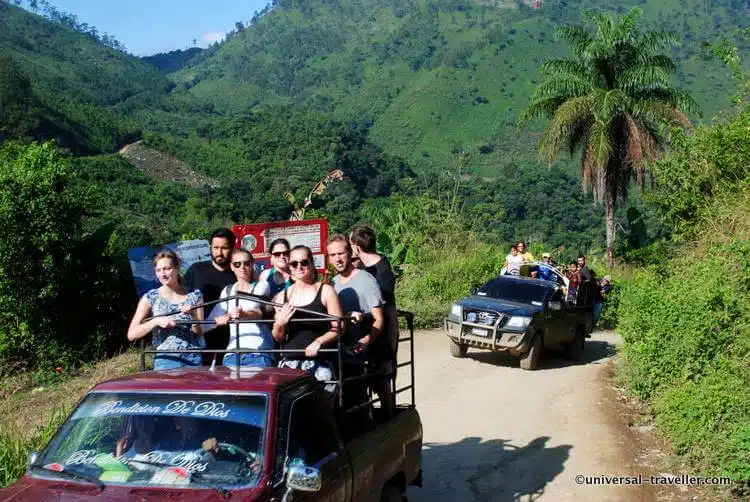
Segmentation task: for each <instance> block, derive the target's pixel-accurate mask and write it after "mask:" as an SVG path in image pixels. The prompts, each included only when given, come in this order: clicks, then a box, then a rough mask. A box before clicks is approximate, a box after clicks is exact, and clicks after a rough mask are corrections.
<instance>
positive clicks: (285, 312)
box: [273, 303, 296, 326]
mask: <svg viewBox="0 0 750 502" xmlns="http://www.w3.org/2000/svg"><path fill="white" fill-rule="evenodd" d="M295 310H296V309H295V308H294V307H293V306H292V305H290V304H289V303H285V304H284V306H283V307H281V308H280V309H278V310H277V311H276V314H275V315H274V316H273V320H274V324H277V325H279V326H286V325H287V324H289V321H291V320H292V316H293V315H294V312H295Z"/></svg>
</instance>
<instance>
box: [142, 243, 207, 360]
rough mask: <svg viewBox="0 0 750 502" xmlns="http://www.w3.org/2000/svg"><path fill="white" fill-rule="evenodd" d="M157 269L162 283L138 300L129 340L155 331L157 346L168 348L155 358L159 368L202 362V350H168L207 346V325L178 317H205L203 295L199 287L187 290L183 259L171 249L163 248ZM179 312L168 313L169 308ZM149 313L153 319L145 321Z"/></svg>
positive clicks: (155, 264)
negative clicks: (205, 329) (164, 249)
mask: <svg viewBox="0 0 750 502" xmlns="http://www.w3.org/2000/svg"><path fill="white" fill-rule="evenodd" d="M153 264H154V272H155V274H156V277H157V279H158V280H159V282H160V283H161V284H162V285H161V287H160V288H157V289H152V290H151V291H149V292H148V293H146V294H145V295H143V297H142V298H141V300H140V301H139V302H138V308H137V309H136V311H135V314H134V315H133V319H132V320H131V321H130V327H129V328H128V340H130V341H135V340H138V339H140V338H143V337H144V336H146V335H148V334H149V333H151V332H153V338H152V345H153V347H154V349H156V350H159V351H164V353H160V354H157V355H156V357H155V358H154V369H155V370H167V369H172V368H180V367H182V366H200V364H201V354H200V353H195V354H186V353H171V354H170V353H168V352H167V351H169V350H186V349H203V348H205V346H206V342H205V340H204V339H203V329H202V327H201V326H200V325H197V324H193V325H192V326H191V325H190V324H177V323H176V322H175V321H190V320H199V321H201V320H203V309H202V308H196V309H193V307H198V306H202V305H203V295H202V294H201V292H200V291H198V290H197V289H196V290H195V291H192V292H187V291H185V289H184V288H183V286H182V283H181V281H180V259H179V258H178V257H177V255H176V254H174V253H173V252H171V251H161V252H159V253H157V254H156V256H155V257H154V260H153ZM176 311H181V313H179V314H173V315H171V316H164V314H167V313H169V312H176ZM149 316H160V317H154V318H153V319H151V320H150V321H147V322H143V320H144V319H146V318H147V317H149Z"/></svg>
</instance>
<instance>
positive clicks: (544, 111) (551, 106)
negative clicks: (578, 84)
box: [518, 96, 566, 127]
mask: <svg viewBox="0 0 750 502" xmlns="http://www.w3.org/2000/svg"><path fill="white" fill-rule="evenodd" d="M565 100H566V98H564V97H562V96H554V97H551V98H545V99H540V100H538V101H533V102H532V103H531V104H530V105H529V106H527V107H526V109H525V110H524V111H523V113H522V114H521V116H520V118H519V121H518V126H519V127H523V126H524V125H526V123H528V122H529V121H530V120H533V119H535V118H540V117H543V118H547V119H549V118H552V117H553V116H554V115H555V112H556V111H557V109H558V108H559V107H560V105H562V104H563V103H564V102H565Z"/></svg>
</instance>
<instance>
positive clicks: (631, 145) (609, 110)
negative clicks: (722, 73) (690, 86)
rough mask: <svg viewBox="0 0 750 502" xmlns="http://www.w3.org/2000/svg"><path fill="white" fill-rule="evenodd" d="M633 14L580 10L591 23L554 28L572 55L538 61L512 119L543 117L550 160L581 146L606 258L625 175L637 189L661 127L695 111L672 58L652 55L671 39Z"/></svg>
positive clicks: (662, 138) (680, 122) (682, 121)
mask: <svg viewBox="0 0 750 502" xmlns="http://www.w3.org/2000/svg"><path fill="white" fill-rule="evenodd" d="M641 14H642V12H641V10H640V9H639V8H634V9H632V10H630V12H628V13H627V14H626V15H624V16H622V17H621V18H620V19H619V20H614V19H612V18H611V17H609V16H606V15H603V14H600V13H595V12H586V13H585V14H584V19H585V20H587V21H588V22H589V23H590V24H592V25H593V29H586V28H583V27H579V26H566V27H562V28H559V29H558V30H557V36H558V37H559V38H561V39H563V40H565V41H566V42H567V43H568V44H569V45H570V48H571V49H572V52H573V57H572V58H569V59H552V60H549V61H547V62H546V63H544V64H543V65H542V67H541V70H540V71H541V73H542V76H543V82H542V83H541V84H540V85H539V86H538V87H537V89H536V91H535V92H534V94H533V96H532V98H531V103H530V104H529V106H528V107H527V108H526V110H525V111H524V113H523V115H522V116H521V121H520V123H521V125H523V124H525V123H526V122H528V121H529V120H531V119H533V118H537V117H543V118H547V119H550V123H549V125H548V127H547V130H546V131H545V133H544V136H543V137H542V140H541V142H540V144H539V153H540V155H542V156H544V157H545V158H546V160H547V161H548V162H550V163H551V162H552V160H553V159H554V158H555V156H556V155H557V153H558V152H559V151H560V150H561V149H562V148H565V149H567V150H568V151H569V152H570V154H571V155H573V154H574V153H575V152H576V151H578V150H580V151H581V177H582V181H583V188H584V190H588V188H589V187H591V188H592V192H593V194H594V199H595V201H596V202H597V203H603V205H604V210H605V215H606V222H607V223H606V224H607V250H606V260H607V261H608V262H609V263H610V264H611V263H613V248H614V242H615V210H616V208H617V202H618V198H620V199H622V200H625V199H627V195H628V185H629V184H630V181H631V179H633V178H635V181H636V183H637V184H638V185H639V187H641V188H642V187H643V180H644V175H645V168H646V165H647V164H648V163H649V162H652V161H653V160H654V159H655V158H656V156H657V155H658V153H659V152H660V151H661V149H662V148H663V146H664V145H665V143H666V140H667V132H668V128H667V127H666V126H669V125H673V126H683V127H688V126H689V125H690V121H689V120H688V119H687V117H686V116H685V113H683V112H687V113H700V111H699V108H698V105H697V103H696V102H695V101H694V100H693V98H692V97H690V95H689V94H688V93H686V92H684V91H681V90H679V89H676V88H674V87H672V85H671V83H670V75H669V74H670V73H672V72H674V70H675V64H674V62H673V61H672V60H671V59H670V58H669V57H668V56H666V55H664V54H662V53H660V50H661V49H662V48H663V47H666V46H669V45H674V44H676V43H677V40H676V38H675V37H674V35H672V34H671V33H665V32H648V33H641V31H640V29H639V21H640V17H641Z"/></svg>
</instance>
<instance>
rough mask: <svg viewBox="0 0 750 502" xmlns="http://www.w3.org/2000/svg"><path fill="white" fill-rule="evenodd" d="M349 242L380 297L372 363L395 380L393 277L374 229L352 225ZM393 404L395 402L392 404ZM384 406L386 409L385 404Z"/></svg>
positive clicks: (396, 331)
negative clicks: (380, 319) (378, 329)
mask: <svg viewBox="0 0 750 502" xmlns="http://www.w3.org/2000/svg"><path fill="white" fill-rule="evenodd" d="M349 241H350V243H351V247H352V253H353V255H355V256H358V257H359V260H360V262H361V266H362V268H364V269H365V270H366V271H367V272H368V273H369V274H370V275H372V276H373V277H374V278H375V280H376V281H377V283H378V286H379V287H380V292H381V295H382V296H383V332H382V333H381V334H380V336H378V337H377V338H376V339H375V342H374V344H373V345H372V347H371V348H370V353H371V354H375V356H374V360H373V363H374V364H376V366H378V367H379V368H380V370H382V371H383V372H384V373H385V374H387V375H388V376H389V378H390V381H391V385H393V383H395V381H396V369H397V368H396V367H397V361H398V359H397V358H398V339H399V336H400V335H399V331H398V310H397V309H396V276H395V275H394V274H393V269H392V268H391V263H390V262H389V261H388V258H386V257H385V256H383V255H381V254H378V252H377V242H376V239H375V231H374V230H373V229H372V228H371V227H368V226H366V225H357V226H355V227H354V228H352V232H351V235H350V237H349ZM391 405H393V406H395V403H391ZM384 409H386V408H385V407H384Z"/></svg>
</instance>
